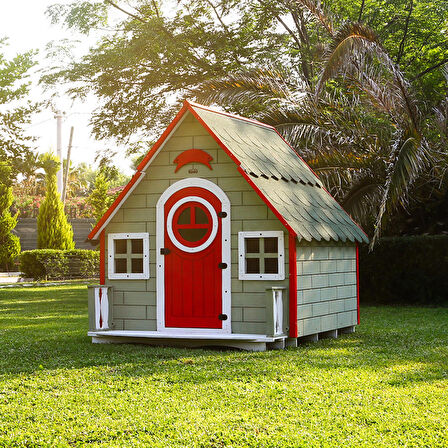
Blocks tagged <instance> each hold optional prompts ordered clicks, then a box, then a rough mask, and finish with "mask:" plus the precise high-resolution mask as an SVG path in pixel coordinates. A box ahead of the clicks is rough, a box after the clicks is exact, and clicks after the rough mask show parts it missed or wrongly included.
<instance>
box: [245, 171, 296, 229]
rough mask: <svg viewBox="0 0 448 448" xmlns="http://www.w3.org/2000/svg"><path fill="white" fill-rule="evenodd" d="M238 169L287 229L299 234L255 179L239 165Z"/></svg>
mask: <svg viewBox="0 0 448 448" xmlns="http://www.w3.org/2000/svg"><path fill="white" fill-rule="evenodd" d="M238 171H239V172H240V174H241V175H242V176H243V177H244V178H245V179H246V181H247V183H248V184H249V185H250V186H251V187H252V188H253V189H254V190H255V192H256V193H257V194H258V196H260V198H261V199H262V200H263V202H264V203H265V204H266V205H267V206H268V207H269V208H270V209H271V211H272V212H273V213H274V215H275V216H276V217H277V218H278V220H279V221H280V222H281V223H282V224H283V225H284V226H285V228H286V230H287V231H288V232H289V233H290V234H292V235H294V236H295V237H296V236H297V233H296V232H295V230H294V229H293V228H292V227H291V226H290V225H289V224H288V222H287V221H286V219H285V218H284V217H283V216H282V215H281V214H280V213H279V211H278V210H277V209H276V208H275V207H274V206H273V205H272V204H271V202H270V201H269V199H268V198H267V197H266V196H265V195H264V194H263V192H262V191H261V190H260V189H259V188H258V187H257V186H256V185H255V183H254V182H253V180H252V179H251V178H250V177H249V176H248V174H247V173H246V172H245V171H244V170H243V169H242V168H241V166H239V167H238Z"/></svg>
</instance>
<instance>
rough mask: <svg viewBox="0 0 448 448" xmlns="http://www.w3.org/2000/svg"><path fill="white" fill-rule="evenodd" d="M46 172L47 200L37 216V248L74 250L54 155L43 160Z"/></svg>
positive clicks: (56, 160) (43, 157)
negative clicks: (57, 177) (59, 187)
mask: <svg viewBox="0 0 448 448" xmlns="http://www.w3.org/2000/svg"><path fill="white" fill-rule="evenodd" d="M41 160H42V164H43V167H44V169H45V172H46V194H45V199H44V200H43V202H42V204H41V205H40V207H39V215H38V216H37V247H38V248H39V249H74V248H75V243H74V241H73V229H72V226H71V224H69V222H68V221H67V217H66V216H65V213H64V205H63V204H62V201H61V198H60V196H59V193H58V191H57V187H56V173H57V171H58V168H59V164H58V159H57V157H55V156H54V155H53V154H50V153H47V154H44V155H43V156H42V158H41Z"/></svg>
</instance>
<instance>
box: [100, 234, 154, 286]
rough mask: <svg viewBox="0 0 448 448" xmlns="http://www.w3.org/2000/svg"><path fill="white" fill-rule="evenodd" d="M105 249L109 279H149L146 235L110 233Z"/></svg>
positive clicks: (147, 240)
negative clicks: (106, 249)
mask: <svg viewBox="0 0 448 448" xmlns="http://www.w3.org/2000/svg"><path fill="white" fill-rule="evenodd" d="M107 248H108V277H109V278H110V279H147V278H149V234H148V233H110V234H109V235H108V246H107Z"/></svg>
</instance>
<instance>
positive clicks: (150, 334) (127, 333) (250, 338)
mask: <svg viewBox="0 0 448 448" xmlns="http://www.w3.org/2000/svg"><path fill="white" fill-rule="evenodd" d="M87 336H92V337H96V338H102V337H103V338H107V337H127V338H147V339H192V340H193V339H194V340H198V339H200V340H207V341H244V342H275V341H282V340H284V339H286V336H275V337H270V336H264V335H262V334H235V333H230V334H216V333H215V334H213V333H197V334H193V333H189V334H184V333H169V332H160V331H132V330H105V331H89V332H88V333H87Z"/></svg>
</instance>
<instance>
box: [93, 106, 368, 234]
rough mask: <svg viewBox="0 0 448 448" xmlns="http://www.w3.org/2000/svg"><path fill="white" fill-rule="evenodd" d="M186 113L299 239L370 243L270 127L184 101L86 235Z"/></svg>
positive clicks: (103, 223) (125, 193) (101, 224)
mask: <svg viewBox="0 0 448 448" xmlns="http://www.w3.org/2000/svg"><path fill="white" fill-rule="evenodd" d="M187 111H190V112H191V113H192V114H193V115H194V116H195V117H196V119H197V120H198V121H199V122H200V123H201V124H202V125H203V126H204V128H206V129H207V131H208V132H209V133H210V134H211V136H212V137H213V138H214V139H215V140H216V141H217V143H218V144H219V145H220V146H221V148H223V149H224V150H225V151H226V152H227V154H228V155H229V156H230V157H231V158H232V159H233V161H234V162H235V163H236V164H237V165H238V169H239V171H240V173H241V174H242V175H243V176H244V177H245V178H246V180H247V181H248V182H249V183H250V184H251V186H252V187H253V188H254V189H255V191H257V193H258V194H259V195H260V196H261V198H262V199H263V200H264V201H265V202H266V203H267V205H268V206H269V207H270V208H271V209H272V211H273V212H274V213H275V214H276V215H277V216H278V217H279V218H280V219H281V221H282V222H283V223H284V224H285V225H286V226H287V227H288V228H289V229H290V230H292V231H293V232H294V233H296V235H297V237H298V238H299V239H300V240H301V239H304V240H306V241H312V240H317V241H321V240H325V241H330V240H333V241H352V242H355V241H357V242H368V238H367V236H366V234H365V233H364V232H363V231H362V229H361V228H360V227H359V226H358V225H357V224H356V223H355V222H354V221H353V220H352V218H351V217H350V216H349V215H348V214H347V213H346V212H345V210H344V209H343V208H342V207H341V206H340V205H339V204H338V202H337V201H336V200H335V199H334V198H333V197H332V196H331V195H330V193H328V192H327V190H325V188H324V187H323V185H322V182H321V181H320V180H319V178H318V177H317V176H316V175H315V173H314V172H313V171H312V170H311V168H310V167H309V166H308V165H307V164H306V163H305V162H304V161H303V160H302V159H301V158H300V156H299V155H298V154H297V153H296V152H295V151H294V150H293V149H292V148H291V146H289V144H288V143H286V141H285V140H284V139H283V138H282V137H281V135H280V134H279V133H278V132H277V131H276V129H275V128H274V127H272V126H269V125H266V124H263V123H260V122H257V121H254V120H249V119H246V118H242V117H238V116H235V115H231V114H226V113H223V112H219V111H216V110H213V109H210V108H207V107H205V106H202V105H199V104H196V103H191V102H185V104H184V106H183V108H182V109H181V111H180V112H179V114H178V115H177V116H176V118H175V119H174V120H173V122H172V123H171V125H170V126H169V127H168V129H167V130H166V131H165V132H164V134H163V135H162V137H161V138H160V139H159V141H158V142H157V143H156V144H155V145H154V147H153V148H152V149H151V151H150V152H149V153H148V154H147V156H146V157H145V158H144V159H143V161H142V163H141V164H140V165H139V167H138V170H137V173H136V174H135V175H134V177H133V179H132V180H131V182H130V183H129V185H128V186H127V187H126V188H125V189H124V190H123V192H122V194H121V195H120V196H121V197H120V196H119V197H118V198H117V200H116V201H115V203H114V204H113V205H112V207H111V208H110V209H109V210H108V211H107V212H106V214H105V215H104V217H103V218H102V219H101V220H100V221H99V222H98V224H97V225H96V226H95V228H94V229H93V230H92V232H91V233H90V235H89V238H90V239H97V238H98V236H99V233H100V232H101V230H102V229H103V228H104V227H105V226H106V225H107V223H108V222H109V221H110V219H111V218H112V216H113V215H114V214H115V212H116V210H118V209H119V207H120V206H121V204H122V203H123V202H124V201H125V200H126V198H127V197H128V196H129V193H130V192H131V191H132V189H133V188H132V186H134V184H136V183H138V182H139V181H140V180H141V177H142V176H141V175H142V174H144V172H145V170H146V169H147V167H148V166H149V165H150V163H151V161H152V160H153V159H154V157H155V156H156V155H157V154H158V152H159V151H160V149H161V147H162V145H163V143H164V141H165V140H166V139H167V137H168V136H169V135H170V134H171V132H173V131H174V129H175V127H176V125H177V124H178V123H179V121H180V120H181V118H182V117H183V116H184V114H185V113H186V112H187ZM134 187H135V186H134Z"/></svg>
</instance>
